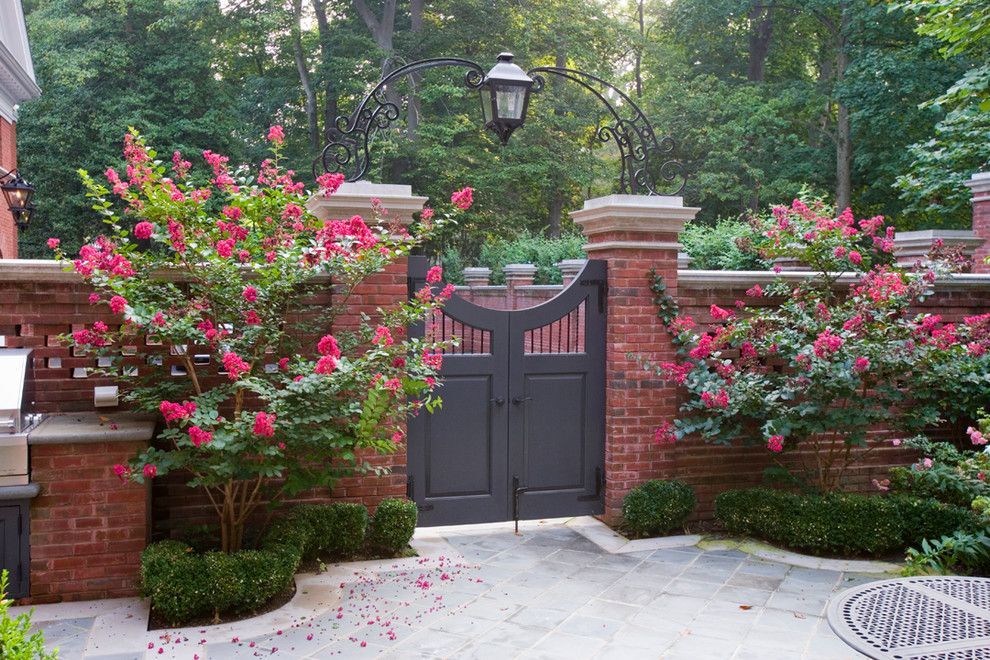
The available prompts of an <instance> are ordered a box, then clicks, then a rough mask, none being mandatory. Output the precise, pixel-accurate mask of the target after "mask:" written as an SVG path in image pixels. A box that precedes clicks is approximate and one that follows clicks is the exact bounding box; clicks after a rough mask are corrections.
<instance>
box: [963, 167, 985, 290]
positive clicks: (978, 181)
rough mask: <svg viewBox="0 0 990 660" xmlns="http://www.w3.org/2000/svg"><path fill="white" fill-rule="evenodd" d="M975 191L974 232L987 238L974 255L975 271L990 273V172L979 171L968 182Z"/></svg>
mask: <svg viewBox="0 0 990 660" xmlns="http://www.w3.org/2000/svg"><path fill="white" fill-rule="evenodd" d="M967 185H968V186H969V188H970V190H972V192H973V233H974V234H976V235H977V236H979V237H980V238H983V239H986V240H985V242H984V243H983V245H981V246H979V247H977V248H976V252H975V254H974V255H973V272H974V273H990V264H988V263H986V260H987V257H990V172H977V173H976V174H974V175H973V177H972V178H971V179H970V180H969V181H968V182H967Z"/></svg>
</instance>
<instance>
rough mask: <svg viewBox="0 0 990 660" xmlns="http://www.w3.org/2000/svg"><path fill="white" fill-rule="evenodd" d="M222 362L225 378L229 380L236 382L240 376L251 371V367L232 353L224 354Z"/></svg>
mask: <svg viewBox="0 0 990 660" xmlns="http://www.w3.org/2000/svg"><path fill="white" fill-rule="evenodd" d="M222 362H223V368H224V370H225V371H226V372H227V377H228V378H229V379H230V380H237V379H239V378H240V377H241V374H243V373H246V372H248V371H250V370H251V365H249V364H248V363H247V362H245V361H244V359H243V358H241V356H240V355H238V354H237V353H234V352H233V351H227V352H226V353H224V354H223V358H222Z"/></svg>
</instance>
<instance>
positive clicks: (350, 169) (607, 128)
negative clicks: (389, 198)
mask: <svg viewBox="0 0 990 660" xmlns="http://www.w3.org/2000/svg"><path fill="white" fill-rule="evenodd" d="M444 66H452V67H464V68H467V72H466V73H465V74H464V86H465V87H467V88H468V89H479V88H480V87H481V86H482V85H484V83H485V70H484V69H482V68H481V66H480V65H479V64H478V63H476V62H472V61H471V60H465V59H461V58H454V57H442V58H432V59H427V60H419V61H417V62H411V63H409V64H407V65H405V66H402V67H399V68H397V69H395V70H394V71H391V72H390V73H388V74H387V75H386V76H385V77H384V78H382V79H381V81H379V82H378V84H377V85H375V87H374V88H373V89H372V90H371V91H370V92H369V93H368V94H367V96H365V97H364V99H363V100H362V101H361V103H360V105H358V107H357V108H356V109H355V110H354V112H353V113H351V114H350V115H341V116H339V117H337V119H336V121H335V123H334V126H332V127H330V128H328V129H327V130H326V139H327V143H326V146H324V148H323V150H322V152H321V153H320V155H319V157H318V158H317V159H316V160H315V161H314V163H313V173H314V175H316V174H317V173H319V171H320V170H322V171H324V172H343V173H344V174H345V175H346V180H347V181H358V180H360V179H361V178H363V177H364V176H365V175H366V174H367V173H368V168H369V166H370V163H371V153H370V144H371V142H372V141H373V139H374V136H375V134H376V133H377V132H378V131H380V130H383V129H387V128H388V127H389V126H391V124H392V122H393V121H395V120H396V119H398V118H399V115H400V108H399V106H398V104H397V103H396V102H395V101H393V100H391V99H390V98H389V95H388V93H387V91H388V86H389V85H390V84H392V83H393V82H395V81H397V80H399V79H400V78H404V77H406V76H411V75H414V74H416V73H419V72H421V71H425V70H427V69H433V68H437V67H444ZM526 73H527V75H529V76H530V77H531V78H532V79H533V86H532V88H531V90H530V92H531V93H534V94H538V93H540V92H542V91H543V90H544V88H545V86H546V81H545V79H544V74H550V75H555V76H559V77H562V78H564V79H566V80H569V81H571V82H574V83H577V84H578V85H580V86H581V87H583V88H585V89H586V90H588V91H590V92H591V93H592V94H594V96H595V97H596V98H597V99H598V100H599V101H600V102H601V104H602V105H603V106H605V108H606V109H607V111H608V115H609V117H610V118H611V121H610V122H609V123H605V124H602V125H601V126H599V127H598V130H597V132H596V136H597V138H598V140H599V141H601V142H603V143H607V142H614V143H615V145H616V147H617V148H618V150H619V156H620V162H621V172H620V174H619V191H620V192H622V193H632V194H645V195H663V194H667V195H677V194H679V193H680V192H681V191H682V190H683V189H684V186H685V184H686V183H687V174H686V172H685V168H684V166H683V165H682V164H681V163H680V162H678V161H677V160H676V159H674V158H673V157H672V156H673V152H674V146H675V145H674V140H673V138H671V137H670V136H660V137H658V136H657V135H656V132H655V131H654V129H653V125H652V124H651V123H650V121H649V119H648V118H647V117H646V115H645V114H644V113H643V111H642V110H641V109H640V108H639V106H638V105H637V104H636V103H635V102H634V101H633V100H632V99H631V98H630V97H629V96H628V95H627V94H626V93H625V92H623V91H622V90H620V89H619V88H617V87H615V86H614V85H612V84H611V83H609V82H607V81H605V80H602V79H601V78H599V77H597V76H594V75H592V74H590V73H586V72H584V71H579V70H577V69H567V68H563V67H552V66H538V67H534V68H532V69H530V70H529V71H527V72H526ZM602 90H606V91H604V92H603V91H602ZM610 96H611V97H612V98H616V99H619V101H620V103H619V104H616V103H613V102H612V101H611V100H610ZM617 106H618V107H617ZM677 183H679V185H678V186H677V187H676V188H672V187H669V188H668V187H667V186H672V185H673V184H677Z"/></svg>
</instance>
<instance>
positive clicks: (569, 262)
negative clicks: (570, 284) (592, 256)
mask: <svg viewBox="0 0 990 660" xmlns="http://www.w3.org/2000/svg"><path fill="white" fill-rule="evenodd" d="M586 263H588V260H587V259H563V260H561V261H558V262H557V267H558V268H584V265H585V264H586Z"/></svg>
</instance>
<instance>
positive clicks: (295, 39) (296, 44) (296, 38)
mask: <svg viewBox="0 0 990 660" xmlns="http://www.w3.org/2000/svg"><path fill="white" fill-rule="evenodd" d="M292 12H293V14H292V55H293V57H294V58H295V60H296V70H297V71H298V72H299V83H300V84H301V85H302V88H303V93H304V94H305V95H306V119H307V120H308V122H309V143H310V146H311V147H312V148H313V152H314V153H315V152H316V151H317V150H318V149H319V148H320V128H319V124H318V122H317V119H316V92H314V91H313V85H312V84H311V83H310V81H309V70H308V68H307V67H306V56H305V54H304V53H303V48H302V30H301V28H300V26H299V22H300V21H301V20H302V0H293V3H292Z"/></svg>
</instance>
